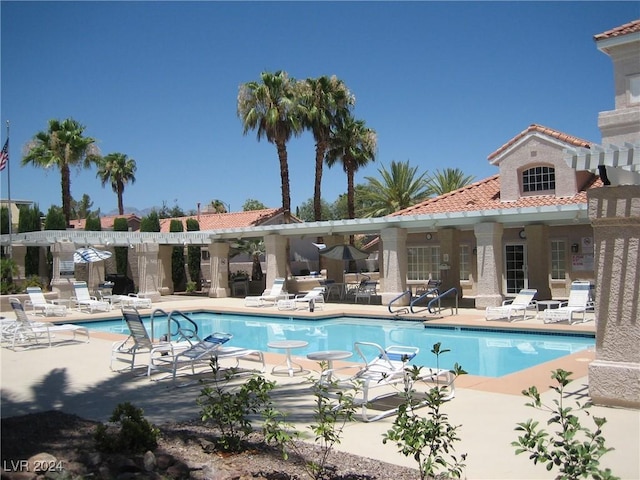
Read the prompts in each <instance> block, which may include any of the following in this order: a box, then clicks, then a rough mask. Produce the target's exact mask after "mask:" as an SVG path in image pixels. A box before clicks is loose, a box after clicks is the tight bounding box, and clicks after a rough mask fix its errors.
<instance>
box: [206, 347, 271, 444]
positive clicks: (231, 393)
mask: <svg viewBox="0 0 640 480" xmlns="http://www.w3.org/2000/svg"><path fill="white" fill-rule="evenodd" d="M211 369H212V370H213V378H214V384H213V387H205V388H203V389H202V390H201V391H200V395H199V396H198V398H197V399H196V403H197V404H198V405H199V406H200V408H201V413H200V415H201V418H202V421H203V422H211V423H213V424H214V425H215V426H216V427H217V428H218V430H219V431H220V438H219V439H218V441H217V442H216V443H217V446H218V447H219V448H220V449H221V450H223V451H227V452H237V451H240V450H241V447H242V442H243V440H244V439H245V438H246V437H247V436H248V435H249V434H250V433H251V432H253V426H252V424H251V419H250V418H249V417H250V415H251V414H256V413H261V412H263V411H264V410H266V409H268V408H270V407H271V397H270V392H271V390H273V389H274V388H275V386H276V384H275V382H272V381H268V380H265V379H264V377H262V376H261V375H254V376H252V377H251V378H250V379H249V380H247V381H246V382H244V383H243V384H242V385H241V386H240V388H238V389H236V390H233V389H232V388H231V386H230V381H231V378H232V377H233V375H234V374H235V373H236V369H223V368H222V367H220V365H219V363H218V360H217V359H216V358H215V357H214V358H213V359H212V360H211Z"/></svg>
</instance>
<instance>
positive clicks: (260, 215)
mask: <svg viewBox="0 0 640 480" xmlns="http://www.w3.org/2000/svg"><path fill="white" fill-rule="evenodd" d="M280 213H282V209H281V208H265V209H262V210H249V211H246V212H230V213H201V214H200V216H199V217H198V215H190V216H188V217H179V218H163V219H162V220H160V231H161V232H169V226H170V224H171V220H180V221H182V225H183V227H184V229H185V231H186V230H187V226H186V221H187V219H188V218H194V219H196V220H198V223H199V224H200V230H217V229H225V228H240V227H251V226H256V225H261V224H263V223H264V222H266V221H268V220H270V219H272V218H273V217H275V216H276V215H278V214H280Z"/></svg>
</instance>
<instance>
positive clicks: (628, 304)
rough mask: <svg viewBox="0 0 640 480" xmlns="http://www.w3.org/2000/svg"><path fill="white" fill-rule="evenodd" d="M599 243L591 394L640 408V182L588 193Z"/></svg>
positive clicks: (600, 399) (599, 400) (602, 400)
mask: <svg viewBox="0 0 640 480" xmlns="http://www.w3.org/2000/svg"><path fill="white" fill-rule="evenodd" d="M589 217H590V218H591V221H592V223H593V226H594V237H595V246H596V284H597V285H598V286H599V288H597V289H596V359H595V361H593V362H592V363H591V365H590V366H589V394H590V396H591V399H592V400H593V401H594V402H595V403H598V404H604V405H616V406H623V407H633V408H640V275H638V272H639V271H640V185H628V186H620V187H607V188H599V189H595V190H592V191H590V192H589Z"/></svg>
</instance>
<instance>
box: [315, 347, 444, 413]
mask: <svg viewBox="0 0 640 480" xmlns="http://www.w3.org/2000/svg"><path fill="white" fill-rule="evenodd" d="M354 348H355V351H356V354H357V355H358V356H359V357H360V359H361V360H362V363H361V364H360V365H358V366H357V367H355V368H357V369H358V370H357V372H356V373H355V374H354V375H352V376H350V377H348V378H342V379H338V380H331V378H332V377H333V378H336V374H340V373H343V372H344V371H346V370H349V369H351V368H354V367H341V368H336V369H327V370H325V371H323V372H322V374H321V378H320V382H321V384H324V385H325V386H327V388H328V395H329V396H337V395H336V392H335V390H336V389H338V390H344V389H353V388H354V387H356V386H359V387H358V388H360V389H361V391H360V392H359V393H358V395H357V396H356V398H355V399H354V403H355V404H356V405H358V406H361V407H362V412H361V417H362V420H363V421H365V422H373V421H376V420H380V419H382V418H385V417H388V416H390V415H394V414H395V413H397V412H398V402H397V401H396V402H393V401H392V402H388V401H386V402H385V401H384V400H385V399H389V398H390V397H397V396H398V394H400V393H402V392H403V391H404V389H405V387H406V384H407V381H408V380H409V379H408V375H409V373H408V372H407V364H408V363H409V362H410V361H411V360H412V359H413V358H414V357H415V356H416V355H417V354H418V352H419V348H418V347H409V346H401V345H394V346H390V347H387V348H386V349H385V348H382V347H381V346H380V345H378V344H376V343H372V342H355V343H354ZM418 380H419V381H422V382H425V383H429V384H437V385H439V386H441V387H443V388H446V394H445V397H444V399H445V400H450V399H451V398H453V397H454V395H455V389H454V384H453V380H454V376H453V374H452V373H451V372H450V371H449V370H445V369H439V370H436V369H433V368H424V369H423V370H422V371H421V373H420V375H419V378H418ZM385 387H386V388H385ZM374 389H380V390H383V391H382V392H381V393H378V394H376V395H374V394H373V393H372V390H374ZM376 402H381V403H382V405H381V406H377V405H376ZM425 404H426V403H419V404H417V405H416V406H415V408H418V407H420V406H424V405H425ZM369 407H371V408H375V410H376V411H377V413H376V414H374V415H373V416H370V415H369V413H368V410H367V409H368V408H369Z"/></svg>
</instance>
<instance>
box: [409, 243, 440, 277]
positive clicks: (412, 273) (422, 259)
mask: <svg viewBox="0 0 640 480" xmlns="http://www.w3.org/2000/svg"><path fill="white" fill-rule="evenodd" d="M407 259H408V265H407V267H408V268H407V280H424V281H428V280H429V279H430V278H431V279H432V280H440V246H439V245H430V246H426V247H409V248H408V249H407Z"/></svg>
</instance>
